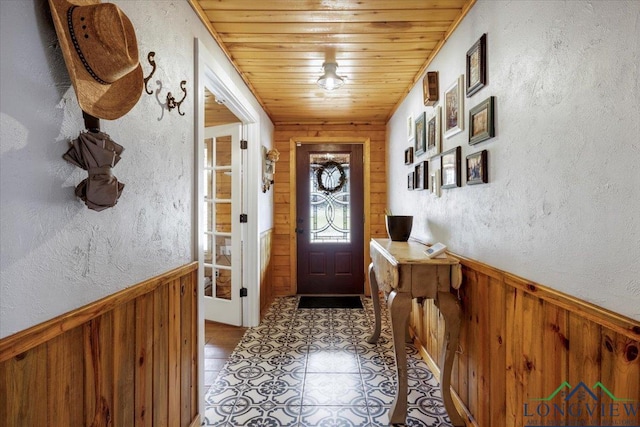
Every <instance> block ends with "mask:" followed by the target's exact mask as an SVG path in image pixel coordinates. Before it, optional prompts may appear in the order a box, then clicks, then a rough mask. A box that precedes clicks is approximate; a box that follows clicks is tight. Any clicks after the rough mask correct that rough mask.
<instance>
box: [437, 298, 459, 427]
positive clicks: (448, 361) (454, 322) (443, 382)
mask: <svg viewBox="0 0 640 427" xmlns="http://www.w3.org/2000/svg"><path fill="white" fill-rule="evenodd" d="M435 303H436V306H437V307H438V309H439V310H440V313H442V316H443V317H444V327H445V329H444V343H443V345H442V356H441V358H440V360H444V363H443V364H442V366H440V387H441V389H440V392H441V393H442V400H443V401H444V407H445V408H446V410H447V413H448V414H449V419H450V420H451V424H452V425H453V426H455V427H459V426H464V425H465V423H464V421H463V420H462V417H461V416H460V414H459V413H458V410H457V409H456V407H455V405H454V404H453V398H452V397H451V370H452V368H453V360H454V358H455V355H456V349H457V348H458V341H459V338H460V323H461V321H462V309H461V307H460V304H459V303H458V300H457V299H456V297H455V296H454V295H453V294H452V293H450V292H438V296H437V297H436V300H435Z"/></svg>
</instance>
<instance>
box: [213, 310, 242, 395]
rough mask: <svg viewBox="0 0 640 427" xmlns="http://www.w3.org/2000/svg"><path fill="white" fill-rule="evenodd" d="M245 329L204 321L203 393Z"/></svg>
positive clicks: (214, 378)
mask: <svg viewBox="0 0 640 427" xmlns="http://www.w3.org/2000/svg"><path fill="white" fill-rule="evenodd" d="M246 330H247V328H243V327H239V326H231V325H225V324H223V323H216V322H209V321H206V322H205V325H204V336H205V344H204V392H205V393H207V392H208V391H209V387H211V385H212V384H213V383H214V381H215V380H216V377H217V376H218V373H219V372H220V370H221V369H222V368H223V367H224V364H225V363H226V361H227V358H228V357H229V356H230V355H231V353H232V352H233V349H234V348H236V346H237V345H238V343H239V342H240V339H241V338H242V336H243V335H244V333H245V331H246Z"/></svg>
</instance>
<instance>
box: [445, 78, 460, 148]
mask: <svg viewBox="0 0 640 427" xmlns="http://www.w3.org/2000/svg"><path fill="white" fill-rule="evenodd" d="M463 86H464V76H463V75H461V76H460V77H458V79H457V80H456V81H455V83H453V84H452V85H451V86H449V88H448V89H447V90H446V91H445V93H444V118H443V122H444V136H445V138H450V137H451V136H453V135H455V134H457V133H459V132H462V130H463V129H464V95H463V93H464V87H463Z"/></svg>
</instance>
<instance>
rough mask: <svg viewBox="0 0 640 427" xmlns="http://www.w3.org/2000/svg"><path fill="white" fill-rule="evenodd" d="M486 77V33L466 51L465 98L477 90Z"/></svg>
mask: <svg viewBox="0 0 640 427" xmlns="http://www.w3.org/2000/svg"><path fill="white" fill-rule="evenodd" d="M486 79H487V35H486V34H483V35H482V36H481V37H480V39H479V40H478V41H477V42H475V43H474V44H473V46H471V49H469V50H468V51H467V98H469V97H470V96H471V95H473V94H474V93H476V92H477V91H479V90H480V89H482V88H483V87H484V85H485V84H486Z"/></svg>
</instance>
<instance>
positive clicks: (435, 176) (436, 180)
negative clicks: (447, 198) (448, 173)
mask: <svg viewBox="0 0 640 427" xmlns="http://www.w3.org/2000/svg"><path fill="white" fill-rule="evenodd" d="M429 176H430V180H431V194H433V195H434V196H436V197H440V171H434V172H431V173H430V175H429Z"/></svg>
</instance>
